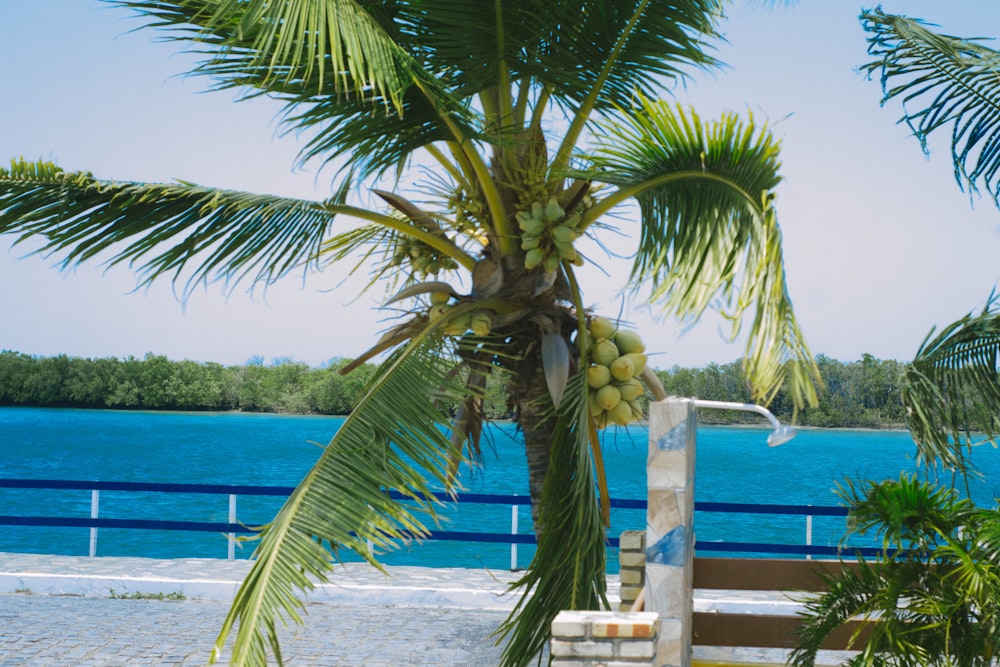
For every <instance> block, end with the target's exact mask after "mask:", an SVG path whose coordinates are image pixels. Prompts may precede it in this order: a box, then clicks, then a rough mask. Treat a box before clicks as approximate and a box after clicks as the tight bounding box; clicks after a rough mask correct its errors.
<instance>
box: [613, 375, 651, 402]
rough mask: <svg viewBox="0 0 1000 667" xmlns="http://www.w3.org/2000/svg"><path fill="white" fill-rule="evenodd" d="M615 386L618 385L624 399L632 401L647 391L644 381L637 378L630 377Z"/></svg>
mask: <svg viewBox="0 0 1000 667" xmlns="http://www.w3.org/2000/svg"><path fill="white" fill-rule="evenodd" d="M615 386H616V387H618V392H619V393H620V394H621V395H622V400H623V401H631V400H632V399H635V398H639V397H640V396H642V395H643V394H644V393H645V392H646V389H645V388H644V387H643V386H642V383H641V382H639V381H638V380H636V379H635V378H629V379H628V380H626V381H625V382H622V383H620V384H616V385H615Z"/></svg>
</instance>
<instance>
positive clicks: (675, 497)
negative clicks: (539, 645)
mask: <svg viewBox="0 0 1000 667" xmlns="http://www.w3.org/2000/svg"><path fill="white" fill-rule="evenodd" d="M696 430H697V416H696V413H695V408H694V403H693V402H692V401H691V400H690V399H686V398H674V397H671V398H667V399H665V400H663V401H658V402H655V403H650V404H649V457H648V458H647V459H646V479H647V487H648V501H649V509H648V510H647V513H646V610H647V611H654V612H656V613H658V614H659V615H660V628H659V632H658V633H657V650H656V662H655V664H656V665H657V667H690V664H691V611H692V610H691V604H692V571H693V565H694V533H693V525H694V456H695V432H696Z"/></svg>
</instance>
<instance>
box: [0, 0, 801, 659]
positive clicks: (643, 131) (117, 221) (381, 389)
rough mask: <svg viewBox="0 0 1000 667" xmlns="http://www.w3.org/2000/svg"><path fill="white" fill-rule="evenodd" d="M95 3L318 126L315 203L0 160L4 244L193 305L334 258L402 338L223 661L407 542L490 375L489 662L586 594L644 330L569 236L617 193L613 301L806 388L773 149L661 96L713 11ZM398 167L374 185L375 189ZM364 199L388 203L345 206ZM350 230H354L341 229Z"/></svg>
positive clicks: (246, 589) (754, 378) (586, 604)
mask: <svg viewBox="0 0 1000 667" xmlns="http://www.w3.org/2000/svg"><path fill="white" fill-rule="evenodd" d="M110 1H111V3H112V4H114V5H118V6H122V7H126V8H131V9H132V10H134V11H136V12H138V13H139V14H140V15H141V16H143V17H144V18H145V19H146V22H147V24H148V25H149V26H151V27H153V28H156V29H158V30H161V31H165V32H164V34H166V35H168V36H169V37H171V38H173V39H177V40H180V41H182V42H184V43H185V44H188V45H190V47H191V48H192V49H193V50H194V51H195V52H197V53H199V54H201V55H202V56H203V59H202V60H201V62H200V63H199V64H198V65H197V66H196V67H195V68H194V70H193V73H194V74H197V75H204V76H207V77H209V78H211V80H212V81H213V82H214V85H215V87H216V88H219V89H227V88H235V89H238V90H240V91H241V93H242V94H243V95H244V96H245V97H253V96H256V95H266V96H269V97H272V98H276V99H278V100H281V101H283V102H284V104H285V115H284V122H285V123H286V124H287V127H288V128H290V129H293V130H296V131H303V132H304V134H305V136H308V137H309V139H308V142H307V143H306V144H305V146H304V148H303V150H302V159H303V160H311V159H317V160H320V161H323V162H324V163H334V164H339V165H341V166H340V168H339V170H338V171H337V172H336V176H335V178H334V191H335V192H336V194H335V195H334V196H333V197H331V198H330V199H327V200H325V201H303V200H296V199H287V198H281V197H274V196H266V195H260V194H251V193H244V192H233V191H227V190H220V189H216V188H211V187H205V186H201V185H196V184H193V183H186V182H177V183H170V184H149V183H132V182H108V181H102V180H100V179H98V178H95V177H94V176H93V175H91V174H90V173H86V172H74V173H68V172H65V171H63V170H62V169H60V168H59V167H57V166H56V165H53V164H51V163H48V162H44V161H40V162H28V161H25V160H15V161H13V162H12V164H11V167H10V169H5V170H2V171H0V233H12V234H16V235H18V239H19V240H20V239H25V238H29V237H41V238H42V239H43V240H44V243H43V249H42V251H43V252H47V253H58V254H59V255H60V256H61V257H62V258H63V263H64V265H66V266H69V265H72V264H75V263H77V262H81V261H86V260H89V259H91V258H96V257H103V258H105V259H106V260H107V261H108V262H109V263H111V264H115V263H121V262H126V263H129V264H130V265H133V266H135V267H136V268H137V271H138V273H139V275H140V277H141V280H143V281H152V280H154V279H157V278H160V277H162V276H169V277H170V278H171V279H172V280H173V281H175V282H180V283H181V285H182V287H183V290H184V292H185V293H189V292H190V290H191V289H194V288H195V287H197V286H198V285H200V284H204V283H207V282H208V281H212V280H225V281H228V282H229V283H230V284H232V283H234V282H236V281H239V280H250V281H258V282H263V283H268V282H271V281H273V280H276V279H278V278H280V277H281V276H283V275H284V274H286V273H288V272H289V271H290V270H292V269H293V268H296V267H301V266H302V265H303V264H305V265H307V266H308V267H314V268H318V267H320V266H323V265H326V264H328V263H332V262H335V261H352V262H356V263H357V264H356V266H357V267H361V266H364V267H368V268H369V269H370V271H371V283H370V285H371V286H374V285H380V286H383V288H386V289H388V293H392V292H395V295H394V296H393V297H392V298H390V299H388V300H387V301H386V302H385V303H386V306H391V307H392V308H393V309H395V311H396V314H397V322H396V323H395V324H394V325H393V326H391V328H389V329H388V330H387V331H386V332H385V334H384V336H383V337H382V338H381V340H379V341H378V342H377V344H376V345H375V346H374V347H373V348H372V349H371V350H369V351H368V352H366V353H365V354H363V355H362V356H361V357H360V358H359V359H358V363H361V362H363V361H365V360H368V359H371V358H373V357H376V356H378V355H385V360H384V361H383V362H382V364H381V366H380V368H379V370H378V372H377V373H376V374H375V375H374V376H373V378H372V379H371V381H370V382H369V383H368V385H367V388H366V390H365V393H364V396H363V397H362V398H361V399H360V401H359V403H358V405H357V407H356V409H355V410H354V411H353V413H352V414H351V415H350V417H349V418H348V419H347V420H346V421H345V423H344V424H343V426H342V427H341V428H340V430H338V432H337V433H336V435H335V436H334V437H333V439H332V440H331V442H330V443H329V445H328V446H327V447H326V449H325V450H324V452H323V454H322V456H321V457H320V459H319V461H318V462H317V463H316V465H315V467H314V468H313V469H312V470H311V471H310V472H309V473H308V475H306V477H305V478H304V479H303V480H302V481H301V483H300V484H299V485H298V487H297V489H296V491H295V492H294V493H293V494H292V495H291V497H290V498H289V499H288V501H287V503H286V504H285V505H284V507H283V508H282V509H281V510H280V512H279V513H278V514H277V516H276V517H275V518H274V520H273V521H272V522H271V523H270V524H269V525H268V526H266V527H265V529H264V531H263V533H262V534H261V540H260V543H259V545H258V546H257V548H256V551H255V554H254V565H253V568H252V571H251V572H250V574H249V576H248V577H247V579H246V581H245V583H244V584H243V586H242V588H241V589H240V591H239V593H238V595H237V597H236V600H235V602H234V603H233V607H232V610H231V611H230V614H229V616H228V617H227V619H226V621H225V624H224V627H223V629H222V632H221V634H220V635H219V638H218V642H217V646H216V652H215V654H214V655H215V657H218V656H219V655H220V651H221V648H222V646H223V643H224V642H225V640H226V638H227V636H228V635H229V633H230V632H231V631H232V630H233V629H234V628H235V627H236V626H237V622H238V631H237V633H236V637H235V640H234V642H233V644H232V648H231V650H232V661H233V662H234V663H238V664H264V662H265V660H266V656H267V653H268V651H271V652H273V653H274V654H275V656H277V657H278V659H279V660H280V649H279V645H278V635H277V623H278V621H279V620H284V619H285V618H291V619H294V620H295V621H300V613H301V612H302V610H303V605H302V602H301V600H300V597H301V594H302V593H303V592H305V591H308V590H309V589H310V588H311V587H312V586H313V585H314V582H315V581H325V580H326V579H327V577H328V576H329V575H330V573H331V571H332V569H333V561H334V560H335V559H336V558H337V556H338V554H340V553H341V551H342V550H351V551H354V552H356V553H357V554H360V556H361V557H363V558H365V559H366V560H368V561H369V562H370V563H372V564H373V565H375V566H376V567H381V566H380V564H379V561H378V560H377V553H378V552H380V551H384V550H389V549H392V548H393V546H394V545H396V544H398V543H399V541H401V540H409V539H414V538H417V539H419V538H420V537H421V536H423V535H425V534H426V528H425V525H426V524H427V522H433V521H436V519H437V516H436V505H435V501H434V500H432V499H430V498H428V496H427V495H426V494H428V493H430V492H431V491H434V490H440V489H444V490H446V491H451V490H454V489H455V488H456V485H457V480H456V467H457V465H458V464H459V462H460V461H461V460H462V459H463V458H467V457H469V456H475V454H476V451H477V449H478V445H479V437H480V432H481V429H482V426H483V421H484V415H483V413H482V409H481V405H482V396H483V391H484V386H485V383H486V378H487V377H488V376H490V375H491V374H498V375H499V376H500V377H501V379H502V381H503V382H505V383H506V384H507V386H508V389H509V395H510V396H511V402H512V408H513V410H514V414H515V416H516V421H517V424H518V426H519V428H520V432H521V434H522V435H523V438H524V443H525V447H526V452H527V458H528V467H529V487H530V492H531V498H532V514H533V518H534V522H535V529H536V533H537V535H538V538H539V546H538V550H537V555H536V557H535V558H534V560H533V562H532V564H531V566H530V568H529V570H528V572H527V574H525V576H524V577H523V578H522V579H521V580H520V581H519V582H518V583H517V585H518V586H519V587H520V588H521V589H522V590H523V591H524V593H525V595H524V596H523V598H522V602H521V603H520V606H519V608H518V609H517V610H516V611H515V612H514V614H512V616H511V618H510V619H509V620H508V622H507V623H506V624H505V625H504V627H503V628H502V629H501V633H502V634H503V635H504V636H508V637H509V643H508V646H507V649H506V651H505V654H504V660H505V662H506V664H510V665H517V664H524V663H526V662H527V661H528V660H530V658H531V656H533V655H536V654H538V653H539V651H540V649H541V648H542V647H543V646H544V643H545V641H546V639H547V637H548V633H549V623H550V621H551V619H552V618H553V617H554V615H555V614H556V613H557V612H558V611H559V610H560V609H564V608H566V609H569V608H597V607H599V606H601V605H602V604H606V600H605V584H604V579H605V562H604V559H605V529H606V526H607V504H606V503H605V502H604V500H606V490H605V489H604V487H603V483H602V481H601V480H603V464H602V461H601V457H600V448H599V444H598V439H597V429H598V428H599V427H603V426H607V425H609V424H611V423H626V422H628V421H630V420H632V419H634V418H636V417H638V416H639V414H638V413H637V407H636V405H635V404H634V403H633V402H631V401H634V400H635V397H636V394H638V393H642V391H644V386H645V387H649V388H650V389H651V390H652V391H653V392H654V395H658V394H657V389H656V384H657V383H656V382H655V379H654V378H653V376H652V373H651V372H650V371H648V370H644V369H643V367H644V365H645V357H644V356H643V354H642V348H643V346H642V343H641V340H639V339H638V337H637V336H636V335H635V334H634V333H631V332H630V333H621V334H617V333H616V332H617V329H618V326H617V325H618V323H615V322H611V321H609V320H606V319H604V318H599V317H596V314H594V313H592V312H590V311H588V309H587V308H586V307H585V301H584V297H583V294H582V292H581V287H580V284H579V282H578V280H577V276H576V267H578V266H580V265H583V264H585V263H587V262H588V261H589V262H591V263H594V264H598V265H600V262H599V261H597V260H595V259H593V258H584V257H583V255H582V254H581V252H580V250H579V249H578V248H577V246H576V245H575V244H574V241H576V240H577V239H578V238H580V237H581V236H588V237H591V238H593V239H597V240H599V238H600V235H601V233H602V232H605V230H606V229H608V228H609V222H608V220H609V215H610V214H612V213H613V212H614V211H615V210H616V207H618V206H619V205H620V204H623V203H625V202H629V201H631V202H636V203H637V204H638V208H639V210H640V220H639V221H638V223H637V224H635V225H634V228H631V227H630V228H629V229H628V231H629V233H631V234H634V235H635V236H636V237H637V243H636V246H635V252H634V259H633V262H632V271H631V277H630V280H629V284H628V285H627V287H630V288H632V289H639V288H640V287H644V288H648V289H649V297H650V299H651V301H653V302H655V303H657V304H658V305H660V306H661V307H662V308H663V309H664V311H666V312H668V313H672V314H674V315H676V316H678V317H681V318H687V319H696V318H698V317H699V316H701V315H702V313H703V312H704V311H705V310H706V309H707V308H709V307H710V306H711V307H719V308H721V309H722V310H723V311H724V312H725V313H726V314H727V315H729V316H731V317H732V318H733V321H734V322H735V323H736V328H735V329H734V332H733V333H734V336H735V335H736V334H737V333H738V331H739V322H740V321H741V320H742V319H744V316H747V317H749V318H750V326H749V331H748V335H747V343H746V354H745V359H744V365H745V368H746V371H747V375H748V377H749V378H750V380H751V382H752V383H753V386H754V391H755V397H756V398H757V399H758V400H761V401H764V402H766V401H768V400H769V399H770V398H771V397H772V396H774V394H775V392H777V391H778V390H779V389H780V388H781V387H783V386H786V387H788V388H789V389H790V391H791V394H792V396H793V397H794V400H795V401H796V403H797V404H800V405H801V404H805V403H809V402H814V401H815V389H814V385H815V383H816V381H817V377H818V376H817V372H816V368H815V364H814V362H813V360H812V357H811V355H810V353H809V351H808V349H807V348H806V346H805V344H804V342H803V339H802V335H801V333H800V330H799V327H798V324H797V323H796V320H795V317H794V314H793V311H792V306H791V303H790V300H789V297H788V294H787V291H786V288H785V279H784V272H783V268H782V253H781V237H780V233H779V229H778V226H777V217H776V211H775V207H774V201H775V188H776V187H777V185H778V183H779V181H780V176H779V162H778V144H777V142H776V141H775V140H774V138H773V137H772V135H771V134H770V132H769V131H768V130H767V128H766V127H760V126H758V125H756V124H755V123H754V122H753V119H752V118H751V119H749V120H742V119H741V118H739V117H738V116H736V115H733V114H726V115H723V116H722V117H721V118H720V119H719V120H715V121H706V120H704V119H702V118H700V117H699V116H698V115H697V114H696V113H695V112H693V111H692V110H690V109H686V108H683V107H680V106H676V105H672V104H670V103H667V102H665V101H662V100H660V99H658V96H659V95H662V94H663V93H664V92H665V91H666V90H667V89H668V88H669V87H670V86H671V85H673V84H674V83H675V82H677V81H678V80H679V79H681V78H683V77H684V76H685V72H686V71H687V70H688V69H697V68H711V67H714V66H715V65H716V64H717V62H716V60H715V59H714V58H713V57H712V56H711V55H710V54H709V48H710V46H711V45H712V43H713V42H714V41H715V40H716V39H717V34H716V32H715V27H716V22H717V20H718V19H719V18H720V16H721V9H722V2H721V0H683V1H678V0H583V1H576V2H564V1H557V0H506V1H505V2H483V0H421V1H417V0H384V1H382V2H375V1H373V0H285V1H284V2H267V1H265V0H246V1H239V2H237V1H236V0H146V1H142V0H136V1H127V0H110ZM411 164H419V165H420V167H421V174H422V175H421V176H420V177H419V178H418V179H415V180H413V181H412V182H411V181H410V177H411V175H412V173H413V170H407V166H408V165H411ZM392 176H395V187H394V190H395V191H393V192H390V191H387V190H383V189H379V187H380V186H382V187H384V186H383V184H384V183H386V182H391V178H392ZM363 190H364V191H370V192H374V193H375V194H376V195H377V196H378V197H379V200H380V201H381V202H383V203H384V206H383V207H382V208H381V209H379V210H375V209H373V208H366V207H364V206H360V205H355V204H352V203H351V202H352V201H353V200H352V199H351V198H352V197H355V196H356V194H357V193H358V192H360V191H363ZM415 199H416V200H417V201H416V202H415V201H414V200H415ZM418 202H419V203H418ZM344 218H353V219H355V220H357V221H360V224H357V225H355V226H354V227H343V228H342V227H340V226H339V224H338V227H336V228H335V227H334V223H335V222H336V223H340V222H341V221H342V219H344ZM623 287H626V286H623ZM612 339H614V340H616V341H617V342H616V343H615V344H612V343H613V342H614V341H613V340H612ZM619 355H621V356H623V357H625V356H629V357H630V361H629V363H625V362H620V363H619V364H618V368H617V370H616V372H615V375H614V378H609V377H604V376H602V372H601V371H600V370H599V369H598V370H597V371H593V372H591V373H588V371H590V369H592V368H596V366H598V365H601V366H604V365H608V364H610V363H611V361H613V359H614V357H617V356H619ZM598 362H601V363H598ZM350 368H351V367H347V368H345V369H344V370H345V371H349V370H350ZM609 370H610V369H609ZM588 375H592V376H593V377H588ZM608 387H610V389H609V388H608ZM637 388H638V391H637ZM602 389H603V390H604V392H603V394H601V395H600V396H598V393H599V390H602ZM448 406H457V408H456V409H455V410H454V412H453V413H452V412H450V411H449V408H448ZM620 406H621V407H620ZM615 408H617V410H615ZM390 489H393V490H397V491H401V492H403V493H404V494H406V495H407V497H408V501H407V502H400V501H396V500H394V499H392V498H390V497H389V494H388V493H387V492H388V490H390ZM369 542H370V543H372V544H373V545H374V547H375V553H376V555H372V554H371V553H370V552H369V549H368V546H367V543H369Z"/></svg>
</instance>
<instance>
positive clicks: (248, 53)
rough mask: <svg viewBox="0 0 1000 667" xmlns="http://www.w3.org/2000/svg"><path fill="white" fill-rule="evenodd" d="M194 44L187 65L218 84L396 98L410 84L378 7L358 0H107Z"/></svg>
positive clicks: (404, 58)
mask: <svg viewBox="0 0 1000 667" xmlns="http://www.w3.org/2000/svg"><path fill="white" fill-rule="evenodd" d="M108 1H109V2H111V4H114V5H116V6H121V7H127V8H130V9H132V10H134V11H135V12H136V13H138V14H139V15H140V16H143V17H144V18H146V19H147V20H148V23H147V25H148V26H150V27H154V28H159V29H165V30H169V31H170V34H171V35H172V36H173V38H174V39H178V40H184V41H190V42H194V43H196V44H199V45H200V46H199V49H198V52H199V53H201V54H202V55H204V56H206V57H205V59H204V60H203V61H202V62H201V63H200V64H199V66H198V67H197V68H196V69H195V70H194V72H193V73H197V74H202V75H206V76H209V77H211V78H213V79H215V80H216V82H217V83H218V84H219V85H222V86H229V85H233V84H236V85H244V83H246V81H245V80H244V79H245V78H246V79H251V78H252V79H255V80H256V81H257V82H259V84H260V85H261V86H263V87H268V86H270V85H272V84H274V85H279V86H289V85H295V86H304V85H308V86H311V87H312V88H313V92H314V93H315V94H318V95H332V96H336V95H340V94H344V93H348V92H353V93H354V94H356V95H360V96H362V97H364V98H366V99H368V100H369V101H382V102H386V103H389V104H391V105H393V106H398V104H399V101H400V96H401V93H402V91H403V90H405V89H406V88H407V87H409V85H410V84H411V81H410V77H409V76H408V74H407V61H408V60H409V58H408V57H407V56H406V54H405V52H403V51H402V50H401V49H400V48H399V47H398V45H396V43H395V42H394V41H393V39H392V36H391V35H390V34H389V33H388V32H387V31H386V19H387V18H388V17H387V16H386V12H384V11H383V12H376V11H373V10H372V7H371V5H370V4H369V3H364V2H358V0H283V1H282V2H269V1H268V0H153V1H150V0H108Z"/></svg>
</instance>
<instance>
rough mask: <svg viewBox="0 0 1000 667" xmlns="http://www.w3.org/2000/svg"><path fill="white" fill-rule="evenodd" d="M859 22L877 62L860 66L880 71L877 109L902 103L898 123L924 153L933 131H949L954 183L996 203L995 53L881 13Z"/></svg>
mask: <svg viewBox="0 0 1000 667" xmlns="http://www.w3.org/2000/svg"><path fill="white" fill-rule="evenodd" d="M861 22H862V25H863V26H864V28H865V30H866V31H868V33H869V37H868V52H869V53H870V54H871V55H873V56H875V57H876V58H877V60H875V61H873V62H870V63H868V64H866V65H864V66H863V67H862V69H863V70H864V71H866V72H867V73H868V74H869V75H873V74H875V73H876V72H878V73H879V79H880V81H881V84H882V91H883V98H882V102H883V104H884V103H886V102H888V101H889V100H892V99H897V98H898V99H900V100H901V101H902V103H903V117H902V118H901V119H900V122H905V123H906V124H907V125H908V126H909V127H910V129H911V130H913V133H914V134H915V135H916V136H917V138H918V139H919V140H920V143H921V145H923V146H924V150H926V148H927V139H928V137H929V136H930V135H931V134H932V133H933V132H935V131H936V130H938V129H940V128H946V127H951V150H952V159H953V161H954V164H955V178H956V179H957V180H958V183H959V186H960V187H963V188H968V189H969V190H970V191H971V192H975V191H976V190H977V189H978V185H977V183H982V186H983V187H985V189H986V191H987V192H989V193H990V194H991V195H992V196H993V198H994V200H995V201H997V202H998V203H1000V77H998V73H1000V52H998V51H995V50H993V49H990V48H987V47H986V46H983V45H982V44H981V43H980V40H975V39H961V38H958V37H952V36H950V35H943V34H939V33H936V32H933V31H931V30H929V29H928V28H927V27H926V26H927V24H926V23H924V22H923V21H920V20H917V19H910V18H907V17H905V16H897V15H893V14H886V13H884V12H882V10H881V9H875V10H873V11H868V12H864V13H863V14H862V15H861Z"/></svg>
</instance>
